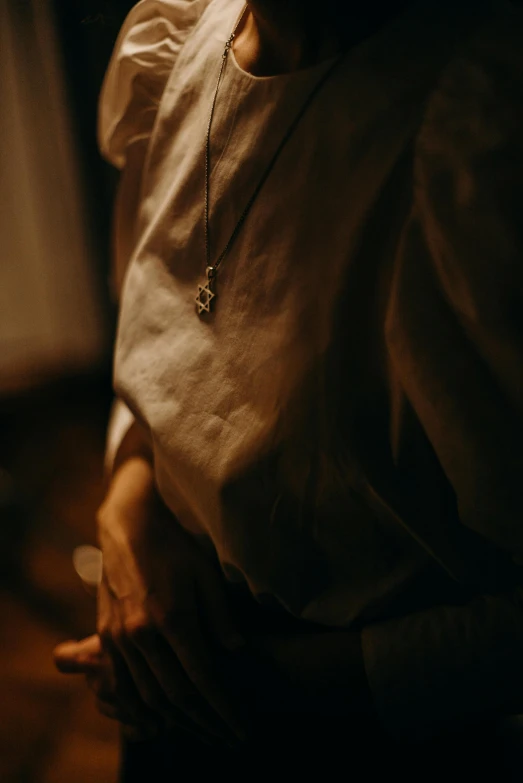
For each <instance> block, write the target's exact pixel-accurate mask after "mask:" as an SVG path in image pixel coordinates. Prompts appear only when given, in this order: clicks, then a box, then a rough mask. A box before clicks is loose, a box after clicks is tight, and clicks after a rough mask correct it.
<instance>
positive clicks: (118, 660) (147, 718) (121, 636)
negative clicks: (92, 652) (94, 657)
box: [103, 602, 156, 727]
mask: <svg viewBox="0 0 523 783" xmlns="http://www.w3.org/2000/svg"><path fill="white" fill-rule="evenodd" d="M106 610H107V607H106ZM109 610H110V619H109V622H110V630H109V632H106V633H105V634H104V638H103V646H104V649H105V650H106V652H107V654H108V655H109V658H110V660H111V664H112V673H113V683H114V686H113V694H114V698H115V700H116V702H117V703H118V705H119V706H120V707H121V708H122V710H123V711H124V712H125V713H126V714H128V715H129V716H130V717H131V719H132V721H133V722H134V723H136V724H139V725H149V726H151V727H153V726H154V724H155V723H156V719H155V718H154V715H152V714H151V711H150V710H149V709H148V708H147V707H146V705H145V704H144V702H143V700H142V698H141V696H140V693H139V691H138V689H137V686H136V683H135V680H134V678H133V676H132V674H131V672H130V670H129V666H128V663H127V660H126V658H125V656H124V654H123V648H124V646H125V632H124V629H123V624H122V620H121V614H120V609H119V607H118V605H117V604H116V603H115V602H112V603H111V604H110V606H109Z"/></svg>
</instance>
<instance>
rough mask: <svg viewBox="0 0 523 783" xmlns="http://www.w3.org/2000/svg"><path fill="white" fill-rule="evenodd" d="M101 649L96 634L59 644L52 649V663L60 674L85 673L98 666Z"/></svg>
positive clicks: (100, 658) (101, 659)
mask: <svg viewBox="0 0 523 783" xmlns="http://www.w3.org/2000/svg"><path fill="white" fill-rule="evenodd" d="M103 658H104V655H103V651H102V646H101V642H100V638H99V636H98V635H97V634H95V635H93V636H88V637H87V638H86V639H82V640H81V641H79V642H76V641H69V642H64V643H63V644H59V645H58V646H57V647H56V648H55V650H54V663H55V666H56V668H57V669H58V671H60V672H62V674H87V673H88V672H90V671H92V670H95V669H97V668H99V667H100V665H101V664H102V662H103Z"/></svg>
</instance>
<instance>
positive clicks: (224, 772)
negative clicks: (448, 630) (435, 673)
mask: <svg viewBox="0 0 523 783" xmlns="http://www.w3.org/2000/svg"><path fill="white" fill-rule="evenodd" d="M262 734H264V733H262ZM209 774H211V775H213V776H219V777H220V778H223V779H225V780H228V781H231V780H238V781H240V780H241V781H249V780H251V779H257V778H258V777H259V778H262V777H263V778H265V779H267V777H269V779H270V778H273V779H275V780H276V781H279V780H284V779H285V778H287V780H289V779H294V780H296V779H303V780H308V779H309V778H313V779H314V778H315V779H316V780H318V781H319V780H322V781H333V780H346V781H350V783H357V782H358V781H362V783H363V782H365V783H373V781H389V780H390V781H392V780H394V779H397V780H399V781H402V783H407V782H408V783H414V781H416V782H417V783H418V782H419V783H426V781H438V783H443V782H444V781H445V783H446V782H447V781H449V782H450V783H458V781H459V783H469V781H470V783H472V782H474V783H477V782H478V781H489V783H515V782H516V781H518V782H519V783H521V782H522V781H523V717H520V718H510V719H505V720H503V721H499V722H489V723H482V724H478V725H474V726H470V727H469V728H467V729H466V730H465V731H462V732H459V733H454V734H449V735H445V736H440V737H438V738H436V739H432V740H430V741H428V742H423V743H418V744H410V743H404V744H402V743H398V742H394V741H392V740H391V739H390V738H388V737H386V736H384V734H383V732H382V731H381V729H380V728H379V727H377V726H376V725H373V726H370V725H368V724H365V725H361V724H358V723H357V722H353V723H352V724H351V723H344V724H342V723H340V722H339V721H332V722H329V721H325V720H322V721H321V724H320V725H318V726H311V725H308V726H304V725H300V721H299V720H297V721H296V722H290V721H289V719H288V718H286V719H285V720H284V721H282V722H281V725H278V727H277V730H276V731H274V732H267V734H264V736H261V735H260V737H259V738H258V739H257V740H255V741H254V740H253V741H252V742H250V743H249V744H248V745H246V746H245V747H244V748H243V749H242V750H240V751H230V750H225V749H214V748H210V747H208V746H207V745H205V744H202V743H199V742H198V741H197V740H195V739H193V738H189V737H188V736H186V735H185V734H183V735H182V733H180V734H179V735H178V736H176V735H173V736H171V737H169V738H164V739H162V740H157V741H153V742H143V743H126V744H125V743H124V746H123V754H122V774H121V782H122V783H143V782H144V781H147V783H156V781H158V783H160V782H162V783H163V781H180V783H181V782H182V781H185V780H187V781H191V783H192V781H194V780H197V781H199V780H204V779H206V780H212V778H204V777H203V776H204V775H209Z"/></svg>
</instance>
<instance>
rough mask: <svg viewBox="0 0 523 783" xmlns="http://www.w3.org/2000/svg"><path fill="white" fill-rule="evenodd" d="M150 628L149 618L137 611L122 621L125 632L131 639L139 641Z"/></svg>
mask: <svg viewBox="0 0 523 783" xmlns="http://www.w3.org/2000/svg"><path fill="white" fill-rule="evenodd" d="M149 630H150V624H149V620H148V618H147V616H146V615H144V614H141V613H138V614H135V615H132V616H131V617H128V618H127V619H126V620H125V623H124V632H125V634H126V635H127V636H128V637H129V638H130V639H132V640H133V641H140V640H141V639H143V637H144V636H146V635H147V633H148V631H149Z"/></svg>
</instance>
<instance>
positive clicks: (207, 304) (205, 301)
mask: <svg viewBox="0 0 523 783" xmlns="http://www.w3.org/2000/svg"><path fill="white" fill-rule="evenodd" d="M206 272H207V283H206V284H205V285H198V296H197V297H196V299H195V302H196V305H197V309H198V315H201V314H202V313H210V312H211V302H212V300H213V299H214V298H215V297H216V294H215V293H214V291H213V287H214V278H215V277H216V269H215V268H214V267H213V266H208V267H207V270H206Z"/></svg>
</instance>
